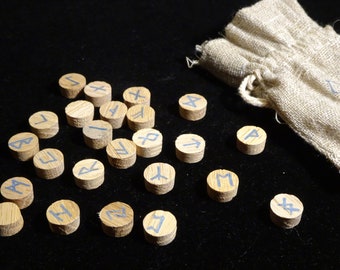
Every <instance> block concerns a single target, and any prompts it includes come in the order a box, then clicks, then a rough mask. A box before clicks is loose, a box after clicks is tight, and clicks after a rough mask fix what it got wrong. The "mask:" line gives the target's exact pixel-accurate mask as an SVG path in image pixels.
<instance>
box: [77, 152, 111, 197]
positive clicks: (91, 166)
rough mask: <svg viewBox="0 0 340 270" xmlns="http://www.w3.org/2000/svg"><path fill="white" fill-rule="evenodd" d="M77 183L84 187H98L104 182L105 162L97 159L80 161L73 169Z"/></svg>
mask: <svg viewBox="0 0 340 270" xmlns="http://www.w3.org/2000/svg"><path fill="white" fill-rule="evenodd" d="M72 173H73V178H74V181H75V183H76V185H77V186H78V187H80V188H83V189H88V190H90V189H96V188H98V187H99V186H101V185H102V184H103V183H104V173H105V168H104V164H103V163H102V162H100V161H99V160H97V159H93V158H88V159H83V160H80V161H78V162H77V163H76V164H75V165H74V166H73V169H72Z"/></svg>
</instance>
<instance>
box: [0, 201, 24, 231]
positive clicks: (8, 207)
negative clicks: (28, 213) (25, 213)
mask: <svg viewBox="0 0 340 270" xmlns="http://www.w3.org/2000/svg"><path fill="white" fill-rule="evenodd" d="M23 227H24V219H23V217H22V215H21V212H20V209H19V207H18V206H17V205H16V204H15V203H13V202H3V203H0V236H12V235H15V234H17V233H18V232H20V231H21V229H22V228H23Z"/></svg>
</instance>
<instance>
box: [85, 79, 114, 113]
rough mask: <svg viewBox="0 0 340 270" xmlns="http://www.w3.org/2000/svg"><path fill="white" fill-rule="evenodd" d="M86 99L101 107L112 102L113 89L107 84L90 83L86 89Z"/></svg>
mask: <svg viewBox="0 0 340 270" xmlns="http://www.w3.org/2000/svg"><path fill="white" fill-rule="evenodd" d="M84 93H85V99H86V100H88V101H90V102H91V103H92V104H93V105H94V106H95V107H100V106H101V105H103V104H104V103H106V102H109V101H111V97H112V88H111V85H110V84H109V83H107V82H102V81H95V82H90V83H89V84H88V85H86V86H85V88H84Z"/></svg>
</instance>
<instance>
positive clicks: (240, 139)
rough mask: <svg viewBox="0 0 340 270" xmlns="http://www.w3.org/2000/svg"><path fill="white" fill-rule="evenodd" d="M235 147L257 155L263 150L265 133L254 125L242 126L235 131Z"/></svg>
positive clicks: (248, 153)
mask: <svg viewBox="0 0 340 270" xmlns="http://www.w3.org/2000/svg"><path fill="white" fill-rule="evenodd" d="M236 137H237V140H236V147H237V149H239V150H240V151H241V152H242V153H244V154H247V155H257V154H260V153H262V152H263V150H264V148H265V145H266V140H267V134H266V132H265V131H264V130H263V129H262V128H260V127H256V126H244V127H242V128H240V129H239V130H238V131H237V134H236Z"/></svg>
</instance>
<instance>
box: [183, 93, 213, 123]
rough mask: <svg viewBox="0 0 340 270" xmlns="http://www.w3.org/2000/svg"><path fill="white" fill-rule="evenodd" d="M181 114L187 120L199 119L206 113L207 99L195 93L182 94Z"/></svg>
mask: <svg viewBox="0 0 340 270" xmlns="http://www.w3.org/2000/svg"><path fill="white" fill-rule="evenodd" d="M178 104H179V114H180V115H181V116H182V117H183V118H184V119H186V120H190V121H197V120H200V119H202V118H203V117H204V116H205V115H206V111H207V104H208V102H207V100H206V99H205V98H204V97H203V96H201V95H199V94H195V93H190V94H186V95H184V96H182V97H181V98H180V99H179V100H178Z"/></svg>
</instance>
